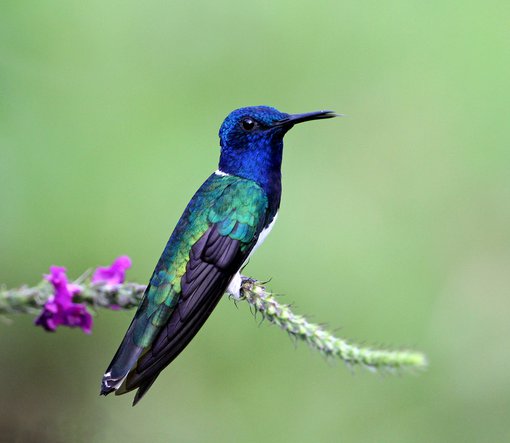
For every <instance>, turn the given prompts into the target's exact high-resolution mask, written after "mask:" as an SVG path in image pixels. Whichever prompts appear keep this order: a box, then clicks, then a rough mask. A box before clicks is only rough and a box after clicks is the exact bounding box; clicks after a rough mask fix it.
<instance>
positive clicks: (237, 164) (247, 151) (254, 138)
mask: <svg viewBox="0 0 510 443" xmlns="http://www.w3.org/2000/svg"><path fill="white" fill-rule="evenodd" d="M335 116H336V114H335V113H333V112H331V111H317V112H311V113H308V114H295V115H290V114H286V113H284V112H280V111H278V110H277V109H275V108H271V107H269V106H252V107H248V108H240V109H236V110H235V111H232V112H231V113H230V114H229V115H228V117H227V118H226V119H225V121H224V122H223V124H222V125H221V128H220V133H219V135H220V144H221V156H220V164H219V169H220V171H222V172H225V173H227V174H231V175H237V176H239V177H243V178H248V179H251V180H254V181H256V182H257V183H259V184H260V185H261V186H262V187H264V188H265V189H266V191H269V190H270V189H269V188H272V187H274V186H275V185H278V187H279V183H280V178H281V172H280V171H281V164H282V155H283V136H284V135H285V133H286V132H287V131H288V130H289V129H290V128H292V127H293V126H294V125H295V124H297V123H301V122H304V121H309V120H316V119H322V118H331V117H335ZM276 182H277V183H276Z"/></svg>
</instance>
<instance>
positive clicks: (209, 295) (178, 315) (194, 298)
mask: <svg viewBox="0 0 510 443" xmlns="http://www.w3.org/2000/svg"><path fill="white" fill-rule="evenodd" d="M241 246H242V243H241V242H240V241H239V240H234V239H232V238H230V237H229V236H222V235H220V234H219V232H218V227H217V226H213V227H211V228H210V229H209V230H208V231H207V232H206V233H205V234H204V236H203V237H202V238H201V239H200V240H199V241H198V242H197V243H196V244H195V245H194V246H193V247H192V249H191V257H190V261H189V262H188V265H187V266H186V273H185V274H184V276H183V277H182V279H181V291H182V292H181V296H180V299H179V302H178V303H177V306H176V307H175V310H174V312H173V313H172V315H171V316H170V320H169V322H168V323H167V325H166V327H163V329H162V331H161V332H160V333H159V335H158V336H157V337H156V339H155V341H154V342H153V344H152V347H151V348H150V349H148V350H147V352H145V353H144V354H143V355H142V356H141V357H140V358H139V360H138V362H137V364H136V367H135V368H134V369H133V370H132V371H131V372H130V374H129V375H128V377H127V379H126V382H125V388H126V391H130V390H133V389H136V388H139V389H138V392H137V394H136V396H135V400H134V404H136V403H137V402H138V401H139V400H140V399H141V398H142V396H143V395H144V394H145V392H146V391H147V390H148V389H149V387H150V386H151V385H152V383H153V382H154V380H155V379H156V378H157V376H158V375H159V373H160V372H161V371H162V370H163V369H164V368H165V367H166V366H168V364H170V363H171V362H172V360H173V359H174V358H175V357H177V355H179V353H180V352H181V351H182V350H183V349H184V348H185V347H186V346H187V345H188V343H189V342H190V341H191V339H192V338H193V337H194V336H195V334H196V333H197V332H198V330H199V329H200V328H201V327H202V325H203V324H204V322H205V321H206V320H207V318H208V317H209V315H210V314H211V312H212V311H213V309H214V308H215V306H216V304H217V303H218V301H219V300H220V298H221V296H222V295H223V294H224V293H225V290H226V288H227V286H228V284H229V282H230V280H231V279H232V277H233V276H234V275H235V273H236V272H237V271H238V270H239V268H240V267H241V265H242V264H243V262H244V261H245V259H246V258H247V254H248V251H247V250H244V251H243V250H242V249H241ZM119 393H120V392H119Z"/></svg>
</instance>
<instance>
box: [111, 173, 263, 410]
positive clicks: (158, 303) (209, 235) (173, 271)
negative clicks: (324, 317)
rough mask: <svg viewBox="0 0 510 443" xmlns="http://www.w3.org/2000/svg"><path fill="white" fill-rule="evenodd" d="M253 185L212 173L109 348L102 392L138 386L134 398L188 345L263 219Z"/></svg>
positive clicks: (258, 193) (260, 198) (260, 200)
mask: <svg viewBox="0 0 510 443" xmlns="http://www.w3.org/2000/svg"><path fill="white" fill-rule="evenodd" d="M266 210H267V197H266V195H265V193H264V191H263V190H262V189H261V188H260V186H258V185H257V184H256V183H254V182H252V181H249V180H244V179H241V178H239V177H233V176H227V177H220V176H215V175H213V176H212V177H211V178H210V179H209V180H208V181H206V182H205V183H204V185H203V186H202V187H201V189H200V190H199V191H198V192H197V194H196V195H195V196H194V197H193V199H192V201H191V202H190V204H189V205H188V208H187V209H186V211H185V212H184V214H183V216H182V217H181V220H180V221H179V223H178V224H177V227H176V229H175V231H174V233H173V234H172V236H171V238H170V240H169V242H168V244H167V246H166V248H165V250H164V252H163V255H162V256H161V258H160V260H159V262H158V265H157V266H156V269H155V271H154V274H153V276H152V278H151V282H150V284H149V286H148V287H147V290H146V293H145V295H144V298H143V300H142V303H141V305H140V306H139V308H138V310H137V313H136V315H135V318H134V319H133V321H132V323H131V325H130V327H129V329H128V331H127V333H126V335H125V337H124V340H123V342H122V343H121V345H120V347H119V350H118V351H117V354H116V355H115V357H114V359H113V361H112V363H111V364H110V366H109V367H108V369H107V372H106V374H105V376H104V377H103V383H102V391H101V392H102V393H103V394H105V395H106V394H108V393H110V392H112V391H114V390H117V392H116V393H117V394H123V393H125V392H128V391H131V390H133V389H136V388H139V391H138V393H137V396H136V397H135V403H136V402H137V401H138V400H139V399H140V398H141V396H142V395H143V394H144V393H145V392H146V391H147V390H148V388H149V387H150V385H151V384H152V383H153V382H154V380H155V378H156V377H157V376H158V374H159V373H160V372H161V370H162V369H163V368H164V367H165V366H167V365H168V364H169V363H170V362H171V361H172V360H173V359H174V358H175V357H176V356H177V355H178V354H179V353H180V352H181V351H182V350H183V349H184V347H185V346H186V345H187V344H188V343H189V341H190V340H191V339H192V338H193V336H194V335H195V334H196V333H197V331H198V330H199V329H200V327H201V326H202V325H203V323H204V322H205V320H206V319H207V318H208V316H209V315H210V313H211V311H212V310H213V309H214V307H215V306H216V304H217V303H218V301H219V299H220V298H221V296H222V294H223V293H224V292H225V290H226V288H227V286H228V284H229V283H230V281H231V279H232V277H233V276H234V275H235V273H236V272H237V271H238V270H239V268H240V267H241V266H242V264H243V262H244V261H245V260H246V258H247V257H248V255H249V253H250V251H251V249H252V248H253V246H254V244H255V243H256V241H257V238H258V235H259V233H260V231H261V229H262V227H263V226H264V224H265V218H266Z"/></svg>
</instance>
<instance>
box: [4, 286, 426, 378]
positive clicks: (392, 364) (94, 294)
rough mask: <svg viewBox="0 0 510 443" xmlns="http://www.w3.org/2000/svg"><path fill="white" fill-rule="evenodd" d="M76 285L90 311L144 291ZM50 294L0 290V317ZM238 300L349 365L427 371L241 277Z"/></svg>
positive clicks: (129, 301) (415, 358) (419, 362)
mask: <svg viewBox="0 0 510 443" xmlns="http://www.w3.org/2000/svg"><path fill="white" fill-rule="evenodd" d="M74 283H75V284H79V286H80V288H81V290H80V292H79V293H78V294H77V295H75V296H74V298H73V302H77V303H84V304H86V305H87V306H88V307H89V308H92V309H93V310H96V309H97V308H110V309H121V310H128V309H133V308H135V307H136V306H138V304H139V302H140V300H141V299H142V296H143V293H144V291H145V285H140V284H137V283H122V284H119V285H109V284H102V283H96V284H93V283H91V282H90V279H88V278H85V279H78V280H77V281H75V282H74ZM52 295H53V287H52V285H51V284H50V283H49V282H47V281H46V280H43V281H42V282H41V283H40V284H38V285H37V286H34V287H28V286H22V287H20V288H17V289H6V288H0V316H2V315H10V314H37V313H38V312H39V311H40V310H41V309H42V308H43V306H44V304H45V303H46V302H47V301H48V299H49V298H50V297H52ZM240 299H241V300H245V301H246V302H247V303H248V304H249V305H250V308H251V309H254V311H255V313H256V312H260V313H261V314H262V318H263V319H266V320H267V321H269V322H270V323H272V324H275V325H277V326H278V327H280V328H281V329H283V330H284V331H286V332H287V333H288V334H290V335H291V336H292V337H294V338H296V341H297V340H301V341H304V342H306V343H307V344H308V345H309V346H310V347H311V348H313V349H316V350H318V351H320V352H321V353H322V354H324V355H326V356H332V357H337V358H339V359H340V360H342V361H343V362H344V363H346V364H347V365H348V366H349V367H350V366H362V367H365V368H367V369H371V370H376V369H386V370H398V369H418V370H420V369H425V368H426V367H427V358H426V356H425V355H424V354H422V353H421V352H415V351H407V350H387V349H376V348H372V347H368V346H358V345H356V344H353V343H350V342H349V341H348V340H346V339H342V338H338V337H335V336H334V335H333V334H332V333H331V332H329V331H327V330H326V329H325V328H324V327H322V326H321V325H318V324H315V323H311V322H309V321H308V320H307V319H306V318H305V317H304V316H302V315H297V314H294V313H293V312H292V310H291V309H290V306H289V305H286V304H280V303H279V302H278V301H277V300H276V298H275V295H274V294H272V293H271V292H269V291H268V290H267V289H266V288H265V287H264V286H263V284H262V283H261V282H258V281H256V280H253V279H250V278H247V277H243V280H242V285H241V298H240Z"/></svg>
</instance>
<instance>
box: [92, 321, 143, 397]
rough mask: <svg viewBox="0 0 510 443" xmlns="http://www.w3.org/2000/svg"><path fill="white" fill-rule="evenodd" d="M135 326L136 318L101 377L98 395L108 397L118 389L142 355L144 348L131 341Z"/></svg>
mask: <svg viewBox="0 0 510 443" xmlns="http://www.w3.org/2000/svg"><path fill="white" fill-rule="evenodd" d="M135 326H136V317H135V318H134V319H133V321H132V322H131V325H130V326H129V329H128V330H127V332H126V335H125V336H124V339H123V340H122V343H121V344H120V346H119V349H118V350H117V352H116V353H115V356H114V357H113V359H112V362H111V363H110V365H109V366H108V369H107V370H106V372H105V374H104V375H103V380H102V381H101V393H100V395H108V394H110V393H111V392H113V391H116V390H117V389H119V388H120V386H121V385H122V383H123V382H124V380H125V379H126V377H127V376H128V374H129V372H130V371H131V369H132V368H133V367H134V366H135V365H136V362H137V360H138V358H139V357H140V355H141V354H142V352H143V350H144V348H143V347H140V346H137V345H136V344H135V342H134V340H133V335H134V329H135Z"/></svg>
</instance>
